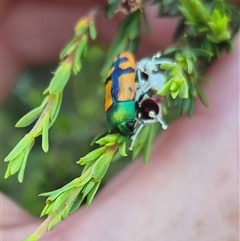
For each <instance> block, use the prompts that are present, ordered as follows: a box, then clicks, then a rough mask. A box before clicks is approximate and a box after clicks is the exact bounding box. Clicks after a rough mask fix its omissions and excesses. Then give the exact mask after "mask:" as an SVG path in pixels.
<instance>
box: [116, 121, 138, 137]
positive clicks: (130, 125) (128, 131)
mask: <svg viewBox="0 0 240 241" xmlns="http://www.w3.org/2000/svg"><path fill="white" fill-rule="evenodd" d="M134 125H135V121H124V122H122V123H120V124H118V125H117V128H118V130H119V131H120V132H121V133H122V134H123V135H124V136H131V135H132V134H133V132H134Z"/></svg>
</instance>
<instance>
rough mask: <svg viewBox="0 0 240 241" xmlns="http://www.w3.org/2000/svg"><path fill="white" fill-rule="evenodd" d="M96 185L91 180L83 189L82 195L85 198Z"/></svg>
mask: <svg viewBox="0 0 240 241" xmlns="http://www.w3.org/2000/svg"><path fill="white" fill-rule="evenodd" d="M95 184H96V182H94V181H93V180H90V181H89V182H88V183H87V184H86V185H85V186H84V188H83V189H82V195H83V198H85V197H86V196H87V195H88V193H89V192H90V191H91V189H92V188H93V187H94V185H95Z"/></svg>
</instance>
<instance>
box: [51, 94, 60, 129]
mask: <svg viewBox="0 0 240 241" xmlns="http://www.w3.org/2000/svg"><path fill="white" fill-rule="evenodd" d="M62 94H63V92H62V91H61V92H58V93H57V94H55V95H54V98H55V99H54V103H53V105H52V107H51V110H50V123H49V128H50V127H51V126H52V125H53V123H54V122H55V120H56V118H57V116H58V113H59V110H60V107H61V103H62Z"/></svg>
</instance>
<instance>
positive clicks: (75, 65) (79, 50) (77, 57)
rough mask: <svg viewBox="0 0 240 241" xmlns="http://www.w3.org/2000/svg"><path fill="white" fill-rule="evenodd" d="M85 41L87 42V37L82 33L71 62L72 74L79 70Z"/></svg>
mask: <svg viewBox="0 0 240 241" xmlns="http://www.w3.org/2000/svg"><path fill="white" fill-rule="evenodd" d="M87 42H88V37H87V35H86V34H84V35H83V36H82V37H81V41H80V42H79V44H78V46H77V48H76V51H75V53H74V59H73V64H72V68H73V69H74V74H75V75H76V74H77V73H78V72H79V70H80V69H81V62H80V60H81V58H82V56H83V54H84V51H85V49H86V47H87Z"/></svg>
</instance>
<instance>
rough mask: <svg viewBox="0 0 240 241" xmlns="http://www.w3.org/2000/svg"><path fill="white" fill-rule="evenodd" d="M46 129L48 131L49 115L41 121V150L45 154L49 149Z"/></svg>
mask: <svg viewBox="0 0 240 241" xmlns="http://www.w3.org/2000/svg"><path fill="white" fill-rule="evenodd" d="M48 129H49V114H48V113H46V114H45V115H44V118H43V121H42V149H43V151H44V152H45V153H47V152H48V149H49V142H48Z"/></svg>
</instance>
